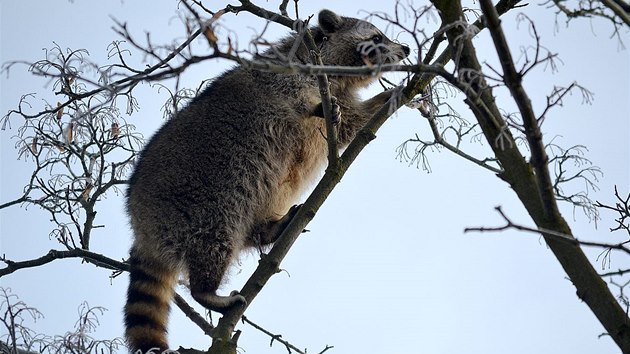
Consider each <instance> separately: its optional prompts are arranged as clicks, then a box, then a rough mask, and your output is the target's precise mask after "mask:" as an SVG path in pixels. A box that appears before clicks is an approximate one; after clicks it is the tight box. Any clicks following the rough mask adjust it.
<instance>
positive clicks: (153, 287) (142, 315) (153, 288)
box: [124, 249, 177, 354]
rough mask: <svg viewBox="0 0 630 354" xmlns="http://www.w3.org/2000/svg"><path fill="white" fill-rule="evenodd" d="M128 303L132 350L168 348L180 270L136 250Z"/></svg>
mask: <svg viewBox="0 0 630 354" xmlns="http://www.w3.org/2000/svg"><path fill="white" fill-rule="evenodd" d="M129 265H130V272H129V288H128V289H127V304H126V305H125V310H124V317H125V337H126V340H127V346H128V347H129V349H130V350H131V352H132V353H138V351H140V353H143V354H144V353H147V352H150V350H152V349H153V352H152V353H161V352H162V351H164V350H166V349H168V342H167V339H166V333H167V331H166V328H167V327H166V326H167V324H168V315H169V311H170V302H171V299H172V298H173V294H174V286H175V283H176V281H177V273H176V272H175V271H173V270H172V269H168V268H166V267H164V265H163V264H159V263H158V262H147V261H145V260H143V259H142V258H141V257H139V256H138V254H137V252H136V251H135V250H134V249H132V250H131V252H130V257H129Z"/></svg>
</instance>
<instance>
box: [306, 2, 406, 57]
mask: <svg viewBox="0 0 630 354" xmlns="http://www.w3.org/2000/svg"><path fill="white" fill-rule="evenodd" d="M318 19H319V27H318V28H316V30H315V42H316V43H318V44H319V45H320V48H321V49H320V52H321V57H322V61H323V62H324V64H325V65H340V66H362V65H376V64H385V63H397V62H399V61H401V60H403V59H404V58H406V57H407V56H408V55H409V47H407V46H406V45H402V44H398V43H395V42H392V41H391V40H390V39H389V38H387V36H385V35H384V34H383V32H381V31H380V30H379V29H378V28H376V26H374V25H372V24H371V23H369V22H367V21H363V20H359V19H356V18H350V17H343V16H339V15H337V14H335V13H334V12H332V11H330V10H322V11H321V12H320V13H319V18H318Z"/></svg>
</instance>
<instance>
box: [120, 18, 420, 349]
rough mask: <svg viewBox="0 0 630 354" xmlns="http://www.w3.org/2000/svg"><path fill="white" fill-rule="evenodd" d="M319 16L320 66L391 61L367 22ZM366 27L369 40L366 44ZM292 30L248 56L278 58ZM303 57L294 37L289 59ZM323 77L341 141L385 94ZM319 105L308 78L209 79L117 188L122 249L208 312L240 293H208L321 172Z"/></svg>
mask: <svg viewBox="0 0 630 354" xmlns="http://www.w3.org/2000/svg"><path fill="white" fill-rule="evenodd" d="M319 23H320V26H317V27H314V28H312V31H313V34H314V37H315V40H316V42H317V44H318V45H319V46H320V48H321V56H322V60H323V62H324V64H326V65H345V66H361V65H365V62H366V60H369V61H371V62H373V63H374V62H377V61H378V60H386V61H388V62H397V61H399V60H401V59H403V58H404V57H405V56H406V55H407V54H408V53H409V48H407V47H405V46H402V45H400V44H396V43H393V42H392V41H390V40H389V39H387V37H385V36H384V35H383V34H382V33H381V32H380V31H379V30H378V29H377V28H376V27H374V26H373V25H371V24H369V23H368V22H365V21H361V20H357V19H353V18H346V17H341V16H338V15H336V14H334V13H333V12H331V11H328V10H324V11H322V12H320V14H319ZM374 36H381V38H382V40H381V41H380V43H374V42H372V38H373V37H374ZM294 38H295V35H292V36H289V37H287V38H285V39H283V40H282V41H281V42H280V43H279V44H278V46H277V47H275V48H273V49H272V50H268V51H266V52H265V53H262V54H261V55H260V57H259V59H262V58H265V60H272V61H278V62H282V60H283V58H287V57H288V56H289V52H290V50H291V48H292V47H293V44H294ZM361 52H362V54H363V55H361ZM308 58H309V55H308V51H307V50H306V48H305V47H304V45H301V46H299V50H298V51H297V52H296V53H295V55H294V57H293V58H292V60H293V61H294V62H298V63H308V62H309V59H308ZM366 58H367V59H366ZM329 79H330V82H331V88H330V89H331V94H332V95H333V96H334V97H336V99H337V104H338V105H339V109H340V111H341V118H340V122H339V123H338V128H339V143H340V147H345V146H346V145H347V144H348V143H349V142H350V141H351V140H352V139H353V138H354V136H355V134H356V132H357V131H358V129H360V128H361V127H362V126H363V125H364V124H365V123H366V121H367V119H368V118H369V117H370V116H371V115H372V114H373V113H374V112H375V111H376V110H378V109H379V108H380V107H381V106H382V105H383V104H384V103H385V102H386V101H387V100H388V99H389V97H390V96H391V92H383V93H381V94H379V95H377V96H376V97H374V98H372V99H370V100H367V101H361V100H360V99H359V97H358V91H359V90H360V89H361V88H363V87H365V86H367V85H368V84H369V83H370V82H372V81H374V80H375V79H376V77H330V78H329ZM318 105H320V106H321V98H320V94H319V88H318V85H317V81H316V79H315V78H314V77H305V76H297V75H281V74H275V73H269V72H261V71H254V70H250V69H246V68H243V67H236V68H234V69H232V70H230V71H228V72H226V73H224V74H223V75H221V76H219V77H218V78H216V79H215V80H214V81H213V82H212V84H211V85H210V86H209V87H208V88H207V89H206V90H205V91H204V92H203V93H201V94H200V95H199V96H198V97H196V98H195V99H194V100H193V101H192V102H191V103H190V104H189V105H188V106H187V107H186V108H185V109H183V110H182V111H181V112H179V113H178V114H177V116H175V117H174V118H173V119H171V120H170V121H168V122H167V123H166V124H164V126H163V127H162V128H161V129H160V130H159V131H158V132H157V133H156V134H155V135H154V136H153V138H152V139H151V140H150V142H149V143H148V144H147V146H146V148H145V150H144V151H143V152H142V154H141V157H140V159H139V161H138V164H137V166H136V169H135V171H134V173H133V176H132V178H131V180H130V185H129V190H128V194H127V210H128V213H129V216H130V219H131V226H132V229H133V233H134V235H135V240H134V243H133V246H132V250H131V257H134V258H135V259H136V260H138V262H139V263H140V264H147V265H151V264H156V265H158V264H159V265H160V266H161V267H163V268H166V269H170V272H172V274H178V273H179V272H184V273H187V274H188V277H189V279H190V286H191V292H192V295H193V297H194V298H195V299H196V300H197V301H198V302H200V303H201V304H202V305H204V306H205V307H207V308H209V309H211V310H216V311H224V310H225V309H227V308H229V307H230V306H233V305H236V304H238V303H243V302H244V301H245V299H244V298H243V297H242V296H240V295H236V294H233V295H231V296H227V297H224V296H218V295H216V290H217V288H218V287H219V285H220V283H221V281H222V279H223V278H224V275H225V272H226V269H227V268H228V266H229V265H230V263H231V262H232V261H233V260H234V259H235V258H237V257H238V255H239V253H240V252H241V250H243V249H244V248H247V247H260V246H263V245H266V244H270V243H272V242H273V241H275V239H276V238H277V236H278V234H279V232H280V231H282V228H283V227H284V225H285V224H286V223H287V222H288V221H289V220H290V218H291V217H292V215H293V214H294V212H295V210H296V209H295V208H291V206H292V205H294V204H295V203H296V202H297V201H298V199H299V197H300V196H301V195H302V194H303V192H304V191H305V189H307V188H308V187H309V186H310V185H311V184H312V183H313V182H314V181H315V180H316V178H317V177H318V176H319V174H320V173H321V171H322V168H323V167H324V164H325V161H326V153H327V152H326V151H327V150H326V141H325V138H324V134H325V124H324V121H323V119H321V118H320V117H317V116H316V115H315V113H314V112H316V110H317V107H318ZM320 110H321V108H320ZM288 211H291V212H290V213H289V214H288V215H287V217H284V218H283V216H285V214H287V212H288ZM147 268H150V267H145V268H144V270H145V271H146V269H147ZM132 272H133V269H132ZM172 274H171V275H172ZM158 275H159V274H158ZM158 275H156V277H158ZM133 287H134V284H130V289H131V288H133ZM156 296H157V295H156ZM160 296H161V297H163V295H159V296H158V297H160ZM163 300H165V301H169V300H170V299H163ZM132 301H133V299H132V296H131V295H129V302H132ZM127 308H128V309H133V306H131V305H130V304H128V306H127ZM130 311H131V310H127V312H130ZM129 333H132V332H131V331H129V329H128V337H130V336H133V335H134V334H129ZM129 342H130V343H132V345H133V343H136V342H138V341H134V338H130V339H129Z"/></svg>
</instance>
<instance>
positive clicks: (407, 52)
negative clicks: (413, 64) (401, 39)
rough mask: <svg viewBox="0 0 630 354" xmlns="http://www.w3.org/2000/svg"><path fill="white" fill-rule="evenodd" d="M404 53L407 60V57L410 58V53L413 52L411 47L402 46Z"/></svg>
mask: <svg viewBox="0 0 630 354" xmlns="http://www.w3.org/2000/svg"><path fill="white" fill-rule="evenodd" d="M401 47H402V50H403V52H405V58H406V57H407V56H409V53H410V52H411V50H410V49H409V47H407V46H406V45H404V44H403V45H401Z"/></svg>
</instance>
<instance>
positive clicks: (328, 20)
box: [318, 10, 343, 33]
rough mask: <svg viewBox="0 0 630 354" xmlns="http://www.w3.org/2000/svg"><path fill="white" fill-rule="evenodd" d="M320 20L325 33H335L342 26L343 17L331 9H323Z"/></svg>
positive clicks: (320, 25)
mask: <svg viewBox="0 0 630 354" xmlns="http://www.w3.org/2000/svg"><path fill="white" fill-rule="evenodd" d="M318 21H319V27H320V28H321V29H322V30H323V31H324V33H333V32H335V31H337V30H338V29H339V28H341V23H342V22H343V19H342V18H341V17H340V16H339V15H337V14H336V13H334V12H332V11H330V10H322V11H320V12H319V17H318Z"/></svg>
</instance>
